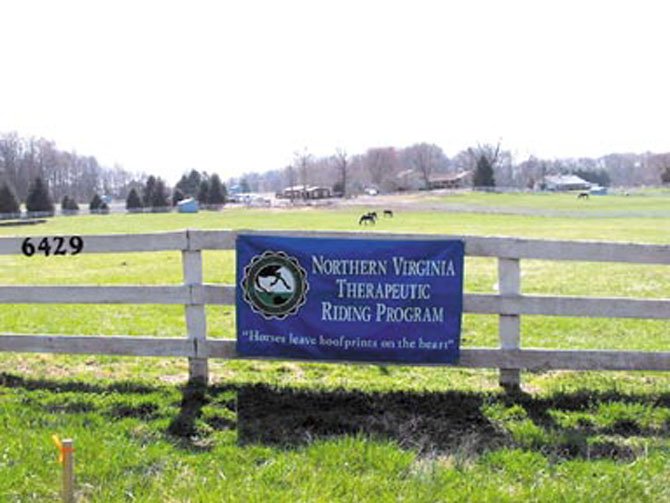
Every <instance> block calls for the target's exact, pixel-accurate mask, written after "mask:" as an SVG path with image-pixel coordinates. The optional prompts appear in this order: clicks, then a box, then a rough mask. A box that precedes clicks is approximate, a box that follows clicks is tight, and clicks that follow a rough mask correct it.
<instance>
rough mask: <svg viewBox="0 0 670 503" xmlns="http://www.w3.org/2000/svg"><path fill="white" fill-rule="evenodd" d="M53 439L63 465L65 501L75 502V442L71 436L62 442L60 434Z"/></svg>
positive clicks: (68, 502) (59, 460)
mask: <svg viewBox="0 0 670 503" xmlns="http://www.w3.org/2000/svg"><path fill="white" fill-rule="evenodd" d="M51 439H52V440H53V442H54V444H56V448H57V449H58V462H59V463H60V464H61V465H63V501H64V502H65V503H74V446H73V443H74V442H73V441H72V440H71V439H69V438H68V439H64V440H63V441H62V442H61V440H60V438H58V435H52V436H51Z"/></svg>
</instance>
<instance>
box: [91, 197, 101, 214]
mask: <svg viewBox="0 0 670 503" xmlns="http://www.w3.org/2000/svg"><path fill="white" fill-rule="evenodd" d="M103 204H104V203H103V202H102V199H101V198H100V196H99V195H98V194H94V195H93V199H91V202H90V203H88V209H89V211H90V212H91V213H93V212H96V211H99V210H100V209H101V206H102V205H103Z"/></svg>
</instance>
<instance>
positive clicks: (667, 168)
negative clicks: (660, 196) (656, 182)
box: [661, 166, 670, 184]
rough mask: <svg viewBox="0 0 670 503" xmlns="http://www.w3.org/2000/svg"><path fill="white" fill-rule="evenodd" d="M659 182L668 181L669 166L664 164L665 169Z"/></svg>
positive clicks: (665, 182)
mask: <svg viewBox="0 0 670 503" xmlns="http://www.w3.org/2000/svg"><path fill="white" fill-rule="evenodd" d="M661 183H663V184H668V183H670V166H666V168H665V170H663V172H662V173H661Z"/></svg>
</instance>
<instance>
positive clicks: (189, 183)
mask: <svg viewBox="0 0 670 503" xmlns="http://www.w3.org/2000/svg"><path fill="white" fill-rule="evenodd" d="M204 178H206V177H203V175H201V174H200V173H198V172H197V171H196V170H194V169H192V170H191V172H190V173H189V174H188V175H186V174H184V175H182V176H181V178H180V179H179V182H177V185H176V186H175V187H176V188H177V189H179V190H181V192H182V193H183V194H184V195H185V196H190V197H195V196H196V195H197V194H198V191H199V190H200V183H201V182H202V180H203V179H204Z"/></svg>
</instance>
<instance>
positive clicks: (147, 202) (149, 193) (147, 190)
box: [142, 175, 156, 208]
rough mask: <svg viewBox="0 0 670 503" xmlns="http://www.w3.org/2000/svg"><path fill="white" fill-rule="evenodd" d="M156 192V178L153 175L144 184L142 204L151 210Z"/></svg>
mask: <svg viewBox="0 0 670 503" xmlns="http://www.w3.org/2000/svg"><path fill="white" fill-rule="evenodd" d="M155 191H156V177H155V176H153V175H151V176H150V177H149V178H147V181H146V182H145V183H144V187H143V189H142V203H143V205H144V206H145V207H147V208H151V206H152V204H151V203H152V201H153V198H154V192H155Z"/></svg>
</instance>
